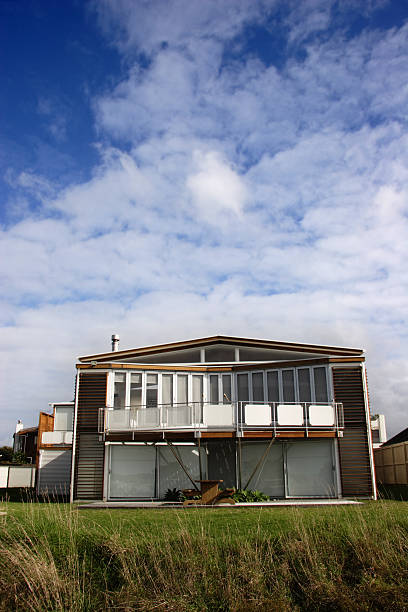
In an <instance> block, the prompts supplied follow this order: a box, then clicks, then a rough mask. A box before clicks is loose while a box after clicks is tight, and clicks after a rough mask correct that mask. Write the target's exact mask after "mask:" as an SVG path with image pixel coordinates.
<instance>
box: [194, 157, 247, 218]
mask: <svg viewBox="0 0 408 612" xmlns="http://www.w3.org/2000/svg"><path fill="white" fill-rule="evenodd" d="M194 158H195V163H196V166H197V171H196V172H194V173H193V174H191V175H190V176H188V177H187V181H186V182H187V187H188V189H189V190H190V192H191V196H192V199H193V202H194V204H195V205H196V206H197V207H198V209H199V213H200V215H201V216H203V217H204V218H205V219H206V220H207V221H209V222H210V223H214V224H220V223H222V221H221V219H222V213H228V212H232V213H235V214H236V215H238V216H240V215H242V212H243V209H244V206H245V202H246V201H247V200H248V194H247V190H246V188H245V184H244V182H243V180H242V178H241V177H240V176H239V175H238V174H237V173H236V172H235V171H234V170H233V169H232V168H231V167H230V165H229V164H228V162H227V161H226V160H224V159H222V157H221V156H220V155H219V154H218V153H217V152H215V151H209V152H208V153H201V152H199V151H195V152H194Z"/></svg>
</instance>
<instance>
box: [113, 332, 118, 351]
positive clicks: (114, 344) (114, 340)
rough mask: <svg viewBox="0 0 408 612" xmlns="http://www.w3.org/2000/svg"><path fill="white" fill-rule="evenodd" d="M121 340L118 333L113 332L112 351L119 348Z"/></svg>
mask: <svg viewBox="0 0 408 612" xmlns="http://www.w3.org/2000/svg"><path fill="white" fill-rule="evenodd" d="M119 340H120V338H119V336H118V334H112V352H115V351H118V350H119Z"/></svg>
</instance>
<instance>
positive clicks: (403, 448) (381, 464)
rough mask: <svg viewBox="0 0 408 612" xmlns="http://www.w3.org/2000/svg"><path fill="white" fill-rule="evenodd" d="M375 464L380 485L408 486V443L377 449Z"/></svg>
mask: <svg viewBox="0 0 408 612" xmlns="http://www.w3.org/2000/svg"><path fill="white" fill-rule="evenodd" d="M374 462H375V471H376V475H377V480H378V482H379V483H381V484H402V485H408V442H400V443H399V444H391V445H390V446H384V447H380V448H376V449H375V451H374Z"/></svg>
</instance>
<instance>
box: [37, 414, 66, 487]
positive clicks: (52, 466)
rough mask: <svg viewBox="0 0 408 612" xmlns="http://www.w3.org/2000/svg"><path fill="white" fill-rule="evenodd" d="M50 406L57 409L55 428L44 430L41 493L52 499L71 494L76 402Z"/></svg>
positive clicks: (40, 439) (38, 481)
mask: <svg viewBox="0 0 408 612" xmlns="http://www.w3.org/2000/svg"><path fill="white" fill-rule="evenodd" d="M50 406H51V407H52V409H53V414H52V417H51V418H52V425H53V427H52V428H51V429H49V430H47V431H43V432H42V434H41V437H39V444H38V457H39V459H38V474H37V492H38V493H41V494H42V495H44V494H47V495H51V496H53V495H68V492H69V486H70V479H71V461H72V429H73V414H74V402H59V403H53V404H50ZM49 416H50V415H49ZM40 419H41V415H40Z"/></svg>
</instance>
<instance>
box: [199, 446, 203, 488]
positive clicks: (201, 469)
mask: <svg viewBox="0 0 408 612" xmlns="http://www.w3.org/2000/svg"><path fill="white" fill-rule="evenodd" d="M198 467H199V470H200V480H202V479H203V468H202V465H201V436H200V437H199V438H198Z"/></svg>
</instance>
